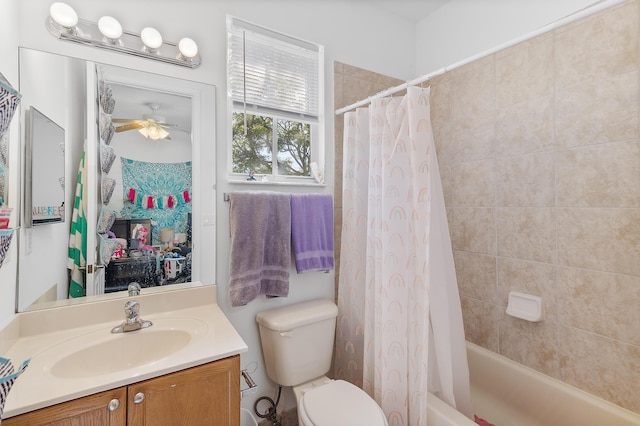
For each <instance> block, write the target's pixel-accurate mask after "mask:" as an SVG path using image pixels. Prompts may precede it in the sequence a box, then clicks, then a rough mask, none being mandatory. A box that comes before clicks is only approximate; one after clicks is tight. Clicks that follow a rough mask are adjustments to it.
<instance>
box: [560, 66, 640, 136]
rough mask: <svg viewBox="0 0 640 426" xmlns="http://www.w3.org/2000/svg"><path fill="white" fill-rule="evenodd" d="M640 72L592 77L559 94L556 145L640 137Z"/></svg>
mask: <svg viewBox="0 0 640 426" xmlns="http://www.w3.org/2000/svg"><path fill="white" fill-rule="evenodd" d="M638 137H640V135H639V134H638V73H637V71H633V72H628V73H626V74H622V75H614V76H611V77H609V78H604V79H602V80H598V81H593V80H589V81H586V82H583V83H580V84H577V85H574V86H571V87H568V88H566V89H558V91H557V96H556V145H557V146H559V147H565V148H569V147H575V146H584V145H591V144H595V143H603V142H612V141H618V140H624V139H638Z"/></svg>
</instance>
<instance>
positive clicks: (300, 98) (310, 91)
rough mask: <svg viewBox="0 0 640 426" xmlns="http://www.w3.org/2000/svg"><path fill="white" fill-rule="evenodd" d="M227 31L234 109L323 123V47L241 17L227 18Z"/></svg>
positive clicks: (230, 85)
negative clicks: (320, 105) (321, 112)
mask: <svg viewBox="0 0 640 426" xmlns="http://www.w3.org/2000/svg"><path fill="white" fill-rule="evenodd" d="M227 32H228V40H227V42H228V44H227V48H228V58H227V67H228V69H227V75H228V83H227V84H228V91H229V94H230V96H231V97H232V99H233V101H234V105H236V106H243V108H246V109H252V110H256V111H260V112H264V113H267V114H271V113H273V112H274V111H276V112H278V113H280V114H279V115H281V116H288V117H290V118H294V119H304V120H306V121H312V122H317V121H318V117H319V96H320V94H319V92H320V84H319V83H320V82H319V78H320V77H319V76H320V66H321V56H322V47H321V46H319V45H317V44H313V43H309V42H306V41H303V40H298V39H295V38H293V37H289V36H287V35H284V34H280V33H277V32H275V31H271V30H269V29H266V28H263V27H259V26H257V25H253V24H251V23H248V22H246V21H242V20H240V19H238V18H235V17H228V18H227ZM283 112H285V114H282V113H283Z"/></svg>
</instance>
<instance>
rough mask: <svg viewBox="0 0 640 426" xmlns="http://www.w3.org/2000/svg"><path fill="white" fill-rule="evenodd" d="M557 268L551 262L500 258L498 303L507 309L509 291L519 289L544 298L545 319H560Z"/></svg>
mask: <svg viewBox="0 0 640 426" xmlns="http://www.w3.org/2000/svg"><path fill="white" fill-rule="evenodd" d="M556 269H557V267H556V266H555V265H553V264H549V263H539V262H530V261H526V260H518V259H508V258H504V257H499V258H498V270H497V271H498V272H497V277H498V299H497V303H498V305H500V306H502V307H504V308H505V309H506V307H507V303H508V300H509V292H510V291H517V292H520V293H525V294H530V295H532V296H538V297H541V298H542V306H543V310H544V320H545V321H552V322H557V321H558V303H557V290H556Z"/></svg>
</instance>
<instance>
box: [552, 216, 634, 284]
mask: <svg viewBox="0 0 640 426" xmlns="http://www.w3.org/2000/svg"><path fill="white" fill-rule="evenodd" d="M557 214H558V253H559V255H558V263H559V264H560V265H563V266H573V267H577V268H584V269H594V270H598V271H607V272H616V273H620V274H627V275H634V276H640V262H639V261H638V259H640V209H613V208H610V209H605V208H576V209H570V208H566V209H557Z"/></svg>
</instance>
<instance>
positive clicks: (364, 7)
mask: <svg viewBox="0 0 640 426" xmlns="http://www.w3.org/2000/svg"><path fill="white" fill-rule="evenodd" d="M2 1H3V4H5V3H10V5H11V8H13V9H17V10H18V15H19V17H18V19H13V20H10V21H11V22H14V21H15V22H17V24H16V25H10V28H12V32H11V34H12V37H13V38H9V40H14V41H13V42H12V43H11V46H10V47H7V50H9V51H11V52H14V51H15V48H16V46H18V45H20V46H24V47H29V48H33V49H38V50H43V51H48V52H53V53H59V54H63V55H67V56H73V57H78V58H82V59H87V60H92V61H96V62H101V63H107V64H113V65H118V66H122V67H128V68H134V69H138V70H142V71H146V72H153V73H157V74H163V75H167V76H171V77H177V78H183V79H187V80H193V81H198V82H202V83H208V84H212V85H215V86H216V87H217V99H216V104H217V116H216V117H210V119H215V122H216V125H217V132H216V134H215V135H208V136H209V138H207V139H206V140H204V141H203V143H211V144H213V143H215V144H216V145H217V152H216V155H217V158H216V159H213V158H212V159H211V161H212V162H213V161H215V164H216V167H217V172H218V176H217V181H218V184H217V187H216V188H215V190H216V191H217V197H216V200H217V210H216V215H217V239H216V240H217V241H210V242H208V244H215V245H216V246H217V247H216V252H217V253H218V255H217V258H216V259H208V261H209V262H215V263H216V265H217V268H216V271H217V273H216V278H215V282H216V283H217V284H218V302H219V304H220V306H221V308H222V309H223V310H224V311H225V313H226V314H227V316H228V317H229V318H230V320H231V321H232V323H233V324H234V326H235V327H236V329H237V330H238V331H239V333H240V334H241V336H242V337H243V339H244V340H245V341H246V342H247V344H248V346H249V351H248V352H247V353H245V354H243V355H242V360H241V366H242V367H243V368H245V367H247V368H248V369H249V370H250V371H253V370H255V373H254V374H253V375H252V376H253V378H254V379H255V381H256V383H257V384H258V386H259V388H258V392H257V394H255V395H251V396H249V397H246V398H245V399H244V400H243V401H242V404H243V406H245V407H246V408H249V409H250V410H251V411H253V403H254V400H255V399H256V397H258V396H261V395H267V396H269V397H271V398H274V399H275V397H276V389H275V387H274V386H273V385H272V383H271V382H270V381H269V380H268V378H267V377H266V373H265V371H264V367H263V365H262V353H261V350H260V342H259V338H258V331H257V326H256V323H255V315H256V313H257V312H259V311H261V310H264V309H268V308H271V307H275V306H280V305H284V304H289V303H292V302H296V301H302V300H308V299H312V298H318V297H327V298H331V299H332V298H333V297H334V286H333V282H334V274H310V275H305V276H296V274H295V272H294V273H293V275H292V280H291V288H290V296H289V297H288V298H287V299H272V300H268V301H267V300H264V299H261V300H256V301H253V302H251V303H250V304H249V305H247V306H245V307H241V308H231V307H230V303H229V300H228V284H227V283H228V280H229V274H228V265H229V247H230V240H229V231H228V229H229V219H228V208H229V206H228V203H225V202H223V201H222V193H223V192H230V191H237V190H245V189H248V187H247V186H246V185H237V184H229V183H228V182H227V158H226V156H227V149H226V145H225V141H227V140H229V137H228V131H229V129H228V126H227V125H226V122H227V120H228V117H227V100H226V97H225V94H226V56H225V55H226V27H225V18H226V13H231V14H233V15H236V16H238V17H240V18H243V19H246V20H249V21H252V22H255V23H257V24H260V25H264V26H267V27H269V28H272V29H275V30H278V31H282V32H285V33H288V34H291V35H293V36H297V37H300V38H304V39H306V40H309V41H312V42H316V43H320V44H322V45H324V46H325V56H326V58H325V59H326V60H325V77H326V78H325V86H326V88H327V89H326V93H325V99H324V101H325V114H326V117H327V121H326V128H325V135H326V144H327V149H326V154H325V155H326V166H327V167H326V173H325V177H326V179H327V182H328V184H327V186H326V187H322V188H311V189H310V188H304V187H287V188H286V190H287V191H292V192H295V191H299V192H307V191H321V192H325V193H332V191H333V168H332V166H333V163H334V159H333V157H334V154H333V137H332V136H333V131H332V129H333V109H334V106H333V92H332V90H331V88H332V87H333V61H334V60H336V59H338V60H346V59H347V58H348V59H349V62H351V63H354V64H356V65H358V66H362V67H366V68H370V69H380V70H381V71H383V72H385V73H387V74H390V75H398V76H402V77H403V78H410V77H411V76H413V74H414V70H415V57H414V55H413V51H414V49H415V44H414V34H413V28H412V27H411V26H409V25H406V21H404V20H402V19H400V18H393V17H389V16H388V14H387V13H386V12H385V11H383V10H381V9H378V8H376V7H374V6H370V5H369V4H366V3H358V5H357V7H356V6H355V4H354V3H349V4H344V5H342V4H334V3H331V2H329V3H327V2H323V1H307V2H304V4H300V2H289V1H269V2H257V1H249V0H247V1H216V2H201V1H196V0H191V1H182V2H179V3H178V2H169V1H159V2H153V3H152V2H148V1H139V2H131V1H125V0H114V1H111V2H103V3H95V2H80V1H71V2H68V3H69V4H71V5H72V6H73V7H74V8H75V9H76V11H77V12H78V14H79V15H80V17H83V18H86V19H91V20H94V21H95V20H97V19H98V18H99V17H100V16H102V15H106V14H113V16H115V17H116V18H118V19H119V20H120V21H121V23H122V25H123V27H124V28H125V29H129V30H133V31H139V30H140V28H142V27H143V26H147V25H151V26H156V27H157V28H158V29H159V30H160V31H161V32H162V34H163V36H164V37H165V39H167V40H173V41H177V40H178V39H179V38H181V37H183V36H189V37H192V38H193V39H194V40H196V42H198V44H199V46H200V49H201V55H202V58H203V63H202V65H201V66H200V67H199V68H197V69H195V70H191V69H187V68H182V67H176V66H173V65H167V64H162V63H158V62H153V61H149V60H144V59H139V58H134V57H130V56H125V55H121V54H117V53H112V52H107V51H103V50H100V49H92V48H88V47H85V46H80V45H75V44H73V43H65V42H62V41H59V40H57V39H55V38H54V37H52V36H51V35H50V34H49V33H48V32H47V30H46V29H45V27H44V24H43V22H44V19H45V17H46V15H47V13H48V9H49V6H50V4H51V2H50V0H33V1H29V2H28V4H27V2H19V1H18V0H2ZM125 11H126V12H125ZM3 12H4V10H3ZM4 16H5V15H3V17H4ZM309 16H313V19H308V17H309ZM14 18H15V16H14ZM370 22H374V23H376V22H377V23H378V24H379V25H377V26H376V25H374V26H371V27H370V26H369V23H370ZM382 25H384V27H385V28H386V29H388V30H389V34H383V33H382V32H380V31H378V30H377V28H378V27H379V26H382ZM328 28H331V31H327V29H328ZM2 30H4V29H2ZM2 30H0V31H2ZM15 34H18V35H19V37H17V39H16V37H15ZM2 40H3V41H2V44H3V46H4V44H5V39H2ZM380 50H382V51H385V52H388V53H386V54H385V55H383V56H382V55H378V54H377V53H375V52H378V51H380ZM13 55H14V56H13V57H12V61H11V64H13V66H17V65H16V64H17V53H16V52H14V54H13ZM14 58H15V59H14ZM16 75H17V72H16ZM260 189H265V190H269V189H272V190H280V189H282V188H277V187H269V186H261V187H260ZM212 190H213V188H212ZM14 275H15V273H14ZM13 282H15V279H13V280H12V281H11V282H7V284H5V282H4V281H3V282H2V283H0V285H1V286H2V290H3V292H2V296H1V297H0V303H1V304H2V306H1V307H2V310H0V320H1V319H2V318H11V317H12V316H13V309H14V304H13V301H14V295H13V291H14V290H13ZM5 285H6V287H7V290H6V292H5V291H4V287H5ZM5 295H6V296H7V297H9V298H10V303H7V304H6V306H5V303H4V301H5V300H6V299H5ZM0 323H1V321H0ZM293 402H294V399H293V395H292V393H291V392H290V390H289V389H286V390H285V392H284V393H283V399H282V401H281V404H280V406H279V408H278V410H279V411H281V410H284V409H288V408H291V407H292V406H293Z"/></svg>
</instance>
